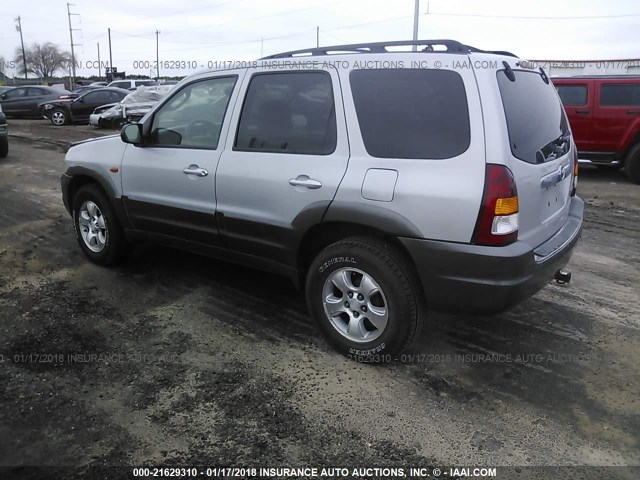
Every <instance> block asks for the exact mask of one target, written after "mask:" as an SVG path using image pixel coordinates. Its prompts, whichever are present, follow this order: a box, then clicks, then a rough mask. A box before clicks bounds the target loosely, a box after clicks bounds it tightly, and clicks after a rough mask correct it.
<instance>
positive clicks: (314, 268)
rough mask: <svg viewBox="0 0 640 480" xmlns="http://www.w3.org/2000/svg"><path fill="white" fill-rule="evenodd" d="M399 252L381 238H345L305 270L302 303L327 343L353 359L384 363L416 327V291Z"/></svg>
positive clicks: (325, 250) (410, 340) (408, 343)
mask: <svg viewBox="0 0 640 480" xmlns="http://www.w3.org/2000/svg"><path fill="white" fill-rule="evenodd" d="M414 277H415V275H413V274H412V270H411V268H410V266H409V265H408V264H407V262H406V260H405V259H404V256H403V255H402V254H401V253H400V252H399V251H398V250H397V249H396V248H395V247H393V246H392V245H390V244H389V243H387V242H384V241H380V240H374V239H369V238H359V237H354V238H349V239H346V240H343V241H340V242H337V243H334V244H332V245H330V246H328V247H327V248H325V249H324V250H323V251H322V252H320V254H319V255H318V256H317V257H316V259H315V260H314V261H313V263H312V264H311V266H310V268H309V272H308V274H307V282H306V297H307V305H308V307H309V310H310V312H311V314H312V315H313V317H314V319H315V320H316V322H317V324H318V326H319V327H320V329H321V330H322V331H323V333H324V334H325V336H326V337H327V339H328V341H329V342H330V343H331V344H332V345H333V346H334V347H335V348H336V349H337V350H338V351H340V352H341V353H343V354H345V355H347V356H349V357H350V358H353V359H356V360H364V361H371V362H384V361H390V360H392V358H393V355H395V354H396V353H398V352H400V351H401V350H402V349H404V348H406V347H408V346H409V345H410V343H411V342H412V340H413V339H414V337H415V336H416V334H417V333H418V331H419V328H420V324H421V318H420V310H421V309H420V308H419V305H420V303H421V300H420V299H421V298H422V297H421V294H420V293H419V289H418V282H417V281H416V279H415V278H414Z"/></svg>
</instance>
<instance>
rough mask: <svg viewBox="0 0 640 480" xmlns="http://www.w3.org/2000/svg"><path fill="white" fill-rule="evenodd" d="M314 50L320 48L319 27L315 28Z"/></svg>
mask: <svg viewBox="0 0 640 480" xmlns="http://www.w3.org/2000/svg"><path fill="white" fill-rule="evenodd" d="M316 48H320V27H316Z"/></svg>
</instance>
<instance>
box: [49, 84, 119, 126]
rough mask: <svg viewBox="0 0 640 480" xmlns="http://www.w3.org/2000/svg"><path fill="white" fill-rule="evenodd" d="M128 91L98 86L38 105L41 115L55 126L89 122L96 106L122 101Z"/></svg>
mask: <svg viewBox="0 0 640 480" xmlns="http://www.w3.org/2000/svg"><path fill="white" fill-rule="evenodd" d="M129 93H130V92H129V91H128V90H124V89H122V88H110V87H105V88H98V89H95V90H91V91H89V92H86V93H84V94H82V95H81V96H79V97H78V98H73V99H61V100H54V101H51V102H45V103H42V104H41V105H40V107H41V112H42V115H43V116H45V117H46V118H48V119H49V120H51V123H52V124H53V125H55V126H60V125H64V124H66V123H89V115H91V114H92V113H93V111H94V110H95V108H96V107H99V106H101V105H105V104H107V103H117V102H120V101H122V99H123V98H124V97H126V96H127V95H128V94H129Z"/></svg>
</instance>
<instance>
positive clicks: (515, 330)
mask: <svg viewBox="0 0 640 480" xmlns="http://www.w3.org/2000/svg"><path fill="white" fill-rule="evenodd" d="M10 126H11V128H12V132H13V133H14V134H18V135H20V136H21V137H22V138H16V137H12V138H11V139H10V141H11V142H10V143H11V151H10V154H9V157H8V158H7V159H5V160H2V161H0V363H1V365H0V385H2V389H0V465H2V466H10V465H12V466H18V465H80V466H87V465H104V464H116V465H136V464H143V463H149V464H163V465H167V464H179V465H192V464H196V465H216V464H217V465H219V464H231V465H253V466H282V465H293V466H308V465H314V466H351V465H364V466H373V465H377V466H383V465H407V466H418V465H420V466H428V465H454V466H455V465H487V466H500V465H512V466H516V465H518V466H549V465H552V466H557V465H567V466H568V465H590V466H625V465H636V466H637V465H640V434H639V432H640V293H639V292H640V275H639V273H640V186H637V185H632V184H630V183H629V182H628V181H627V180H626V177H625V176H624V175H623V174H622V173H603V172H599V171H597V170H595V169H589V168H587V169H583V171H582V172H581V177H580V185H579V191H580V195H581V196H582V197H583V198H584V199H585V200H586V201H587V203H588V208H587V213H586V222H585V229H584V234H583V238H582V241H581V243H580V244H579V247H578V249H577V251H576V253H575V255H574V257H573V259H572V262H571V264H570V270H571V271H572V272H573V281H572V282H571V284H570V285H562V286H561V285H556V284H551V283H550V284H549V286H548V287H547V288H545V289H544V290H543V291H541V292H540V293H539V294H537V295H536V296H535V297H533V298H531V299H530V300H528V301H526V302H525V303H523V304H522V305H520V306H518V307H517V308H515V309H514V310H513V311H510V312H508V313H505V314H502V315H499V316H495V317H489V318H481V317H473V316H448V315H436V314H431V315H430V316H429V319H428V326H427V328H425V331H424V332H423V334H422V337H421V338H420V339H419V341H418V342H417V346H416V347H414V349H413V350H412V351H411V352H408V353H407V355H405V356H403V357H402V358H401V359H399V360H398V361H397V362H394V363H392V364H387V365H383V366H370V365H363V364H356V363H352V362H350V361H348V360H346V359H344V358H343V357H341V356H339V355H337V354H335V353H334V352H333V351H331V350H330V349H329V348H328V347H327V345H326V344H325V343H324V341H323V340H322V339H321V338H320V336H319V333H318V331H317V330H316V329H315V327H314V326H312V325H310V323H309V319H308V315H307V312H306V309H305V306H304V301H303V298H302V296H301V295H299V294H296V293H295V292H294V290H293V288H292V286H291V285H290V284H288V283H287V282H286V280H284V279H281V278H279V277H276V276H272V275H268V274H264V273H260V272H256V271H253V270H250V269H246V268H240V267H237V266H232V265H228V264H225V263H222V262H217V261H213V260H207V259H202V258H200V257H196V256H194V255H191V254H186V253H181V252H176V251H172V250H168V249H164V248H159V247H153V246H149V245H140V246H138V247H137V248H136V250H135V252H134V253H133V254H132V256H131V258H130V259H129V260H128V261H127V262H126V263H125V264H123V265H122V266H120V267H118V268H114V269H104V268H100V267H98V266H95V265H92V264H90V263H88V262H87V261H86V260H85V258H84V257H83V256H82V254H81V252H80V249H79V247H78V245H77V244H76V241H75V238H74V236H73V233H72V231H73V229H72V224H71V220H70V218H69V217H68V215H67V214H66V212H65V210H64V208H63V206H62V202H61V197H60V185H59V177H60V173H61V169H62V164H63V156H64V155H63V153H62V147H60V146H59V145H63V144H64V142H66V141H68V140H69V139H70V140H71V141H75V140H80V139H81V138H86V137H87V136H90V135H91V134H92V131H91V130H90V129H89V128H88V127H64V128H62V129H53V127H49V126H47V125H46V123H44V122H41V121H22V122H12V123H10ZM107 133H109V132H107ZM43 137H44V138H48V141H49V142H52V143H42V142H40V141H37V142H36V141H33V140H29V138H31V139H33V138H43ZM489 354H493V355H494V356H493V357H489V356H488V355H489ZM487 359H491V360H492V361H487ZM588 472H591V473H592V474H593V476H594V477H596V476H598V478H603V477H600V475H603V474H604V475H605V477H607V476H608V478H629V479H631V478H638V477H637V475H638V471H637V470H636V472H635V473H634V472H631V471H630V469H606V470H603V471H600V472H599V473H597V472H596V470H589V471H588ZM596 473H597V475H596ZM565 477H566V476H565ZM512 478H513V477H512ZM574 478H577V477H574ZM582 478H585V476H582Z"/></svg>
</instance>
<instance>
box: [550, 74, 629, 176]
mask: <svg viewBox="0 0 640 480" xmlns="http://www.w3.org/2000/svg"><path fill="white" fill-rule="evenodd" d="M553 83H554V84H555V86H556V88H557V89H558V94H559V95H560V98H561V99H562V103H563V104H564V108H565V110H566V112H567V115H568V116H569V122H570V123H571V129H572V130H573V135H574V139H575V142H576V145H577V146H578V154H579V156H580V161H581V162H589V163H593V164H595V165H597V166H599V167H603V168H621V167H623V166H624V169H625V172H626V173H627V176H628V177H629V178H630V179H631V180H632V181H633V182H635V183H639V184H640V76H629V75H617V76H611V75H581V76H575V77H558V78H553Z"/></svg>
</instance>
